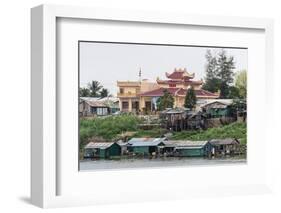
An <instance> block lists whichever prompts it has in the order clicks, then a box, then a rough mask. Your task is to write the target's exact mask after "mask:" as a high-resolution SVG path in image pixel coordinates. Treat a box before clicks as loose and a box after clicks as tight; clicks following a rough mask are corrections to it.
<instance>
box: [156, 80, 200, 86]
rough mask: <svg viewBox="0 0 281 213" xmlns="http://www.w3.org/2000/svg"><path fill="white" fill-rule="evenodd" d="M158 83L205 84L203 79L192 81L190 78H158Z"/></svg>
mask: <svg viewBox="0 0 281 213" xmlns="http://www.w3.org/2000/svg"><path fill="white" fill-rule="evenodd" d="M157 83H158V84H180V83H185V84H189V85H201V84H203V81H191V80H189V79H185V80H177V79H169V80H159V79H158V80H157Z"/></svg>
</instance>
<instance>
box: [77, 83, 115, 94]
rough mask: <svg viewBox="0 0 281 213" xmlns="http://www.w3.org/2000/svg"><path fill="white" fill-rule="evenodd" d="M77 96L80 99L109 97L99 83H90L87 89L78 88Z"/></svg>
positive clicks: (107, 91)
mask: <svg viewBox="0 0 281 213" xmlns="http://www.w3.org/2000/svg"><path fill="white" fill-rule="evenodd" d="M79 96H80V97H100V98H104V97H108V96H110V94H109V90H108V89H106V88H104V87H103V86H102V85H101V84H100V82H98V81H91V82H89V83H88V85H87V87H80V88H79Z"/></svg>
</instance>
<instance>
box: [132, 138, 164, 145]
mask: <svg viewBox="0 0 281 213" xmlns="http://www.w3.org/2000/svg"><path fill="white" fill-rule="evenodd" d="M164 140H165V138H132V139H131V140H129V141H128V145H129V146H158V145H159V144H160V143H161V142H163V141H164Z"/></svg>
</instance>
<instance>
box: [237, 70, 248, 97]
mask: <svg viewBox="0 0 281 213" xmlns="http://www.w3.org/2000/svg"><path fill="white" fill-rule="evenodd" d="M235 86H236V87H237V88H238V91H239V97H240V98H246V96H247V71H246V70H241V71H240V72H238V73H237V74H236V78H235Z"/></svg>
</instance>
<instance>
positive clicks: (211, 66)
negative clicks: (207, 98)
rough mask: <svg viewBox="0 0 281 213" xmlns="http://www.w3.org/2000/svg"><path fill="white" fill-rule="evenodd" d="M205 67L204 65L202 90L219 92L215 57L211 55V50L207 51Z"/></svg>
mask: <svg viewBox="0 0 281 213" xmlns="http://www.w3.org/2000/svg"><path fill="white" fill-rule="evenodd" d="M205 58H206V61H207V63H206V65H205V71H206V76H205V83H204V85H203V89H205V90H208V91H210V92H217V91H218V90H219V87H220V86H219V83H220V81H219V79H218V77H217V63H218V62H217V58H216V55H213V54H212V52H211V50H207V52H206V55H205Z"/></svg>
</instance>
